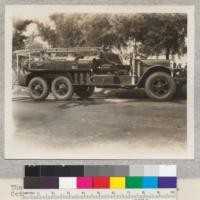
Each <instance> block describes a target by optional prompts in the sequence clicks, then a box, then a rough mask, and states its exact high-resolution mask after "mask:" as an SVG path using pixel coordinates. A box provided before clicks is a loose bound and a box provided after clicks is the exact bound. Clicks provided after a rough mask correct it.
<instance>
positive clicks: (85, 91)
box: [74, 86, 94, 99]
mask: <svg viewBox="0 0 200 200" xmlns="http://www.w3.org/2000/svg"><path fill="white" fill-rule="evenodd" d="M74 90H75V93H76V94H77V95H78V96H79V97H80V98H81V99H87V98H89V97H90V96H91V95H92V94H93V93H94V86H76V87H75V89H74Z"/></svg>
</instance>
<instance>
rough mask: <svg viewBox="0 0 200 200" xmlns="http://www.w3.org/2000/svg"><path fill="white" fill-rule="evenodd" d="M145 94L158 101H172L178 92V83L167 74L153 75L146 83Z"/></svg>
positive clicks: (157, 73) (158, 73)
mask: <svg viewBox="0 0 200 200" xmlns="http://www.w3.org/2000/svg"><path fill="white" fill-rule="evenodd" d="M145 92H146V94H147V96H148V97H150V98H151V99H154V100H156V101H167V100H170V99H171V98H172V97H173V96H174V94H175V92H176V83H175V81H174V80H173V78H172V77H171V76H170V75H169V74H167V73H165V72H156V73H153V74H151V75H150V76H149V77H148V78H147V80H146V82H145Z"/></svg>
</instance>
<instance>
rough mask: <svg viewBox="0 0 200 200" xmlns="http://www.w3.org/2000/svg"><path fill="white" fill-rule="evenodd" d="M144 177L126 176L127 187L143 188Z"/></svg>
mask: <svg viewBox="0 0 200 200" xmlns="http://www.w3.org/2000/svg"><path fill="white" fill-rule="evenodd" d="M142 187H143V178H142V177H131V176H129V177H126V188H142Z"/></svg>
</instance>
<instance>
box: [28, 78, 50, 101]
mask: <svg viewBox="0 0 200 200" xmlns="http://www.w3.org/2000/svg"><path fill="white" fill-rule="evenodd" d="M28 88H29V93H30V96H31V97H32V99H34V100H38V101H41V100H44V99H46V98H47V96H48V95H49V88H48V84H47V81H46V80H45V79H44V78H42V77H34V78H32V79H31V80H30V82H29V84H28Z"/></svg>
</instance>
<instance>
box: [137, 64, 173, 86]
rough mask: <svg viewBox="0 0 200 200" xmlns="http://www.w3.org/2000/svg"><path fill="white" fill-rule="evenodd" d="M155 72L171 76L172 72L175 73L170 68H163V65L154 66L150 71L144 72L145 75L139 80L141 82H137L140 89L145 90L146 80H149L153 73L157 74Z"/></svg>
mask: <svg viewBox="0 0 200 200" xmlns="http://www.w3.org/2000/svg"><path fill="white" fill-rule="evenodd" d="M155 72H165V73H167V74H169V75H171V74H172V72H173V69H171V68H170V67H166V66H162V65H154V66H152V67H150V68H148V69H147V70H146V71H145V72H144V74H143V75H142V76H141V77H140V78H139V80H138V81H137V83H136V86H137V87H138V88H144V85H145V81H146V79H147V78H148V77H149V76H150V75H151V74H152V73H155Z"/></svg>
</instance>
